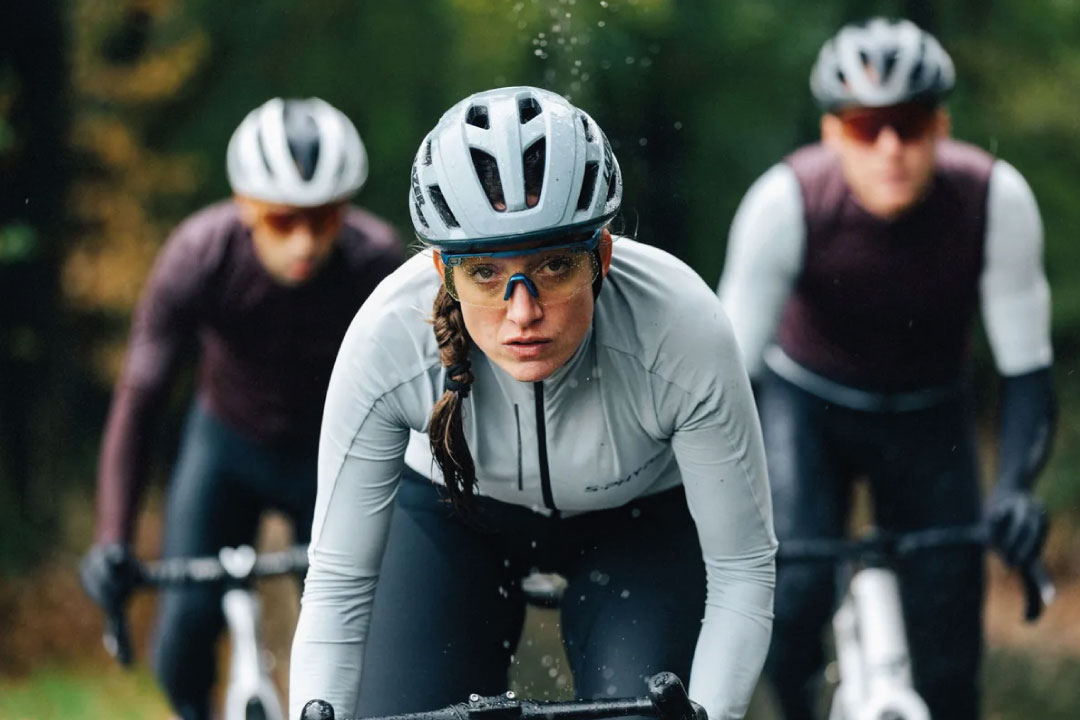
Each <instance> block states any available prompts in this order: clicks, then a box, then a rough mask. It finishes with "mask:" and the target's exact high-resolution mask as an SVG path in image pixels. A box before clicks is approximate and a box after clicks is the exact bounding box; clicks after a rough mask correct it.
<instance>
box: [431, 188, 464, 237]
mask: <svg viewBox="0 0 1080 720" xmlns="http://www.w3.org/2000/svg"><path fill="white" fill-rule="evenodd" d="M428 194H429V195H431V204H432V205H434V206H435V209H436V210H437V211H438V212H439V216H440V217H441V218H442V221H443V223H444V224H446V226H447V227H461V225H459V224H458V221H457V218H456V217H454V213H453V212H451V210H450V206H449V205H448V204H447V203H446V198H445V197H443V194H442V190H440V189H439V186H438V185H429V186H428Z"/></svg>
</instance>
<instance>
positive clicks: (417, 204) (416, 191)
mask: <svg viewBox="0 0 1080 720" xmlns="http://www.w3.org/2000/svg"><path fill="white" fill-rule="evenodd" d="M412 203H413V210H415V211H416V218H417V219H418V220H419V221H420V224H421V225H423V226H424V229H425V230H430V229H431V226H429V225H428V222H427V218H425V217H424V213H423V212H422V211H421V209H420V208H421V206H422V205H423V204H424V193H423V192H422V191H421V190H420V175H419V174H418V173H417V172H416V166H415V165H413V169H412Z"/></svg>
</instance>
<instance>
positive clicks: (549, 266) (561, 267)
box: [541, 256, 573, 275]
mask: <svg viewBox="0 0 1080 720" xmlns="http://www.w3.org/2000/svg"><path fill="white" fill-rule="evenodd" d="M572 265H573V263H572V262H571V261H570V258H568V257H562V256H560V257H554V258H551V259H550V260H548V261H547V262H545V263H544V265H543V267H542V268H541V269H542V270H543V271H544V272H546V273H551V274H552V275H558V274H560V273H564V272H566V271H567V270H569V269H570V268H571V267H572Z"/></svg>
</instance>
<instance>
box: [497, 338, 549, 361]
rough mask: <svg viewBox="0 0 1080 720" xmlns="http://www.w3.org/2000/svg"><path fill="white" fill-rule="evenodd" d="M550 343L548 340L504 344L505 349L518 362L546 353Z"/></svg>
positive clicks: (514, 341) (512, 341) (538, 339)
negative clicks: (545, 348)
mask: <svg viewBox="0 0 1080 720" xmlns="http://www.w3.org/2000/svg"><path fill="white" fill-rule="evenodd" d="M550 342H551V341H550V340H548V339H546V338H528V339H516V340H507V341H506V342H504V343H503V347H505V348H506V349H507V350H508V351H509V352H510V354H511V355H513V356H514V357H515V358H517V359H518V360H529V359H532V358H535V357H538V356H539V355H540V354H541V353H542V352H544V347H545V346H546V345H548V344H549V343H550Z"/></svg>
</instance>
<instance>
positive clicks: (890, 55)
mask: <svg viewBox="0 0 1080 720" xmlns="http://www.w3.org/2000/svg"><path fill="white" fill-rule="evenodd" d="M896 56H897V51H896V50H893V51H891V52H887V53H885V60H884V62H883V63H882V68H881V79H882V81H885V80H888V78H889V75H892V71H893V68H894V67H896Z"/></svg>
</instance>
